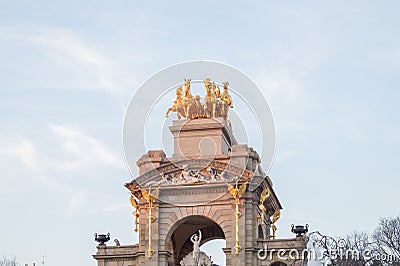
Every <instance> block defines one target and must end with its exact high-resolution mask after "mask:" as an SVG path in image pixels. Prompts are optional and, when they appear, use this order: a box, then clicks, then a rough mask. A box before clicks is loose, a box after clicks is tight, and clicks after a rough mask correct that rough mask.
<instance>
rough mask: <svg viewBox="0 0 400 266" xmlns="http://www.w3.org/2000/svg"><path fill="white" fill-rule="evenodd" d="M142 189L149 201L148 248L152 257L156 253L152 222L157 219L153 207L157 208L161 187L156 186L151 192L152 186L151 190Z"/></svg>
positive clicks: (143, 194)
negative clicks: (153, 213)
mask: <svg viewBox="0 0 400 266" xmlns="http://www.w3.org/2000/svg"><path fill="white" fill-rule="evenodd" d="M140 191H141V192H142V196H143V197H144V198H145V199H146V201H147V203H148V204H149V206H148V210H149V217H148V219H149V249H148V253H149V254H148V256H147V257H148V258H149V259H151V258H152V257H153V254H154V252H155V251H154V249H153V245H152V224H153V222H154V220H155V219H156V218H155V217H154V215H152V209H153V208H155V206H154V203H155V202H156V200H157V197H158V194H159V192H160V191H159V188H156V189H155V190H154V192H153V193H151V188H149V191H146V190H145V189H144V188H140Z"/></svg>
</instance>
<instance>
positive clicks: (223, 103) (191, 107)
mask: <svg viewBox="0 0 400 266" xmlns="http://www.w3.org/2000/svg"><path fill="white" fill-rule="evenodd" d="M203 83H204V88H205V90H206V95H205V98H204V103H201V98H200V96H199V95H196V96H193V95H192V93H191V90H190V86H191V79H185V80H184V85H183V89H182V86H179V87H178V88H177V89H176V99H175V100H174V102H173V103H172V106H171V107H170V108H168V110H167V113H166V114H165V117H166V118H167V117H168V115H169V113H170V112H176V113H177V116H178V119H181V117H184V118H186V119H199V118H210V117H223V118H224V119H225V120H227V121H228V122H229V119H228V111H229V108H232V107H233V105H232V97H231V96H230V95H229V92H228V86H229V82H227V81H226V82H223V83H222V85H223V90H224V91H223V93H221V89H220V88H219V86H217V85H216V84H215V82H212V81H211V79H210V78H205V79H204V80H203ZM228 124H230V123H228Z"/></svg>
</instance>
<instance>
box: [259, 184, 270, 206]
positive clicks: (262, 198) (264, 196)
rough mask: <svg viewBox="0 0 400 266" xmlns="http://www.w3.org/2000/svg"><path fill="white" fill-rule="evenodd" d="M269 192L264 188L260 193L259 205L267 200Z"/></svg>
mask: <svg viewBox="0 0 400 266" xmlns="http://www.w3.org/2000/svg"><path fill="white" fill-rule="evenodd" d="M270 194H271V193H270V191H269V189H268V188H265V189H264V190H263V191H262V192H261V196H260V203H261V204H263V203H264V201H266V200H267V199H268V198H269V195H270Z"/></svg>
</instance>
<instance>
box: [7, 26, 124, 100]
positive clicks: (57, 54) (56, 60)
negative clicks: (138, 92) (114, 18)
mask: <svg viewBox="0 0 400 266" xmlns="http://www.w3.org/2000/svg"><path fill="white" fill-rule="evenodd" d="M0 39H2V40H5V41H9V42H17V43H26V44H28V45H30V46H31V47H32V46H33V47H35V48H36V49H38V50H39V51H40V53H42V54H43V55H44V56H43V57H42V58H43V59H44V61H43V62H38V63H40V64H43V63H44V67H51V66H52V65H55V66H56V67H57V68H60V67H61V69H62V70H64V71H65V72H64V73H61V75H63V76H61V77H60V78H58V81H57V83H54V82H51V77H46V78H44V79H43V81H42V82H45V83H48V84H47V85H48V86H49V87H53V88H63V89H71V88H72V89H90V90H102V91H107V92H110V93H113V94H114V93H117V94H118V93H121V92H123V88H124V86H123V84H121V83H120V82H117V80H120V79H119V78H116V77H115V76H116V75H119V73H118V69H120V68H119V67H118V65H117V64H116V62H114V60H112V59H111V58H110V57H108V56H106V55H105V54H104V53H102V52H101V51H100V49H99V45H97V44H94V43H89V42H88V41H87V40H85V39H84V38H82V37H81V36H79V35H78V34H76V33H74V32H73V31H71V30H69V29H67V28H63V27H39V26H25V27H20V26H3V27H0ZM26 49H29V46H28V47H26ZM46 58H47V60H49V59H50V62H46ZM46 63H47V65H46ZM34 71H35V70H34ZM71 73H75V75H78V77H76V76H74V78H73V79H72V80H71V78H68V75H71ZM65 75H66V76H65ZM63 79H65V82H63V81H62V80H63ZM41 85H42V84H41ZM44 85H46V84H44Z"/></svg>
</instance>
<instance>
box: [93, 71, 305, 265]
mask: <svg viewBox="0 0 400 266" xmlns="http://www.w3.org/2000/svg"><path fill="white" fill-rule="evenodd" d="M204 83H205V86H208V87H207V89H208V91H209V92H210V95H211V96H210V97H214V98H212V99H208V100H207V101H208V102H207V103H210V104H209V107H207V106H206V105H205V104H204V105H202V104H201V103H200V102H198V104H197V108H199V106H200V109H202V108H204V109H207V108H208V109H209V112H204V110H201V111H199V110H197V109H195V108H194V107H193V106H192V107H193V108H192V107H190V108H191V109H190V108H189V107H188V106H180V104H181V102H186V103H187V104H189V103H190V102H191V101H192V100H191V99H186V101H184V100H183V99H181V98H180V97H182V96H181V95H183V93H182V88H178V89H177V100H176V101H174V105H173V107H171V108H170V109H171V110H169V111H168V112H170V111H175V112H177V113H178V112H179V110H181V112H180V116H179V117H181V116H183V117H185V114H186V115H188V114H189V113H188V112H189V111H188V110H189V109H190V110H192V109H193V110H192V111H191V112H190V117H188V119H182V120H174V121H173V123H172V125H171V126H170V127H169V129H170V132H171V133H172V135H173V139H174V153H173V155H172V156H171V157H167V155H166V154H165V153H164V152H163V151H162V150H150V151H148V152H147V153H146V154H144V155H143V156H142V157H141V158H139V159H138V161H137V166H138V167H139V176H138V177H136V178H135V179H134V180H132V181H130V182H128V183H126V184H125V187H126V188H127V189H128V190H129V191H130V193H131V195H132V196H131V204H132V206H133V207H134V208H135V211H134V213H133V214H134V218H135V231H137V232H138V234H139V243H137V244H134V245H119V246H106V245H105V244H100V245H99V246H98V247H97V248H98V250H97V253H96V254H95V255H93V257H94V258H95V259H96V260H97V262H98V265H99V266H119V265H148V266H151V265H154V266H155V265H165V266H167V265H168V266H172V265H194V264H193V259H194V258H200V259H199V261H198V263H197V265H211V261H208V259H207V258H208V257H207V256H206V254H204V253H201V252H200V253H196V245H195V244H194V242H195V241H194V240H193V239H194V238H192V237H193V236H194V235H196V234H201V237H200V240H199V245H200V246H201V245H202V244H204V243H206V242H208V241H210V240H213V239H225V241H226V246H225V247H224V248H223V251H224V253H225V255H226V265H286V264H277V262H276V261H278V259H277V251H278V250H279V249H286V250H288V249H296V250H298V251H299V253H301V251H302V250H303V249H305V240H304V239H303V238H302V237H297V238H292V239H276V234H275V231H276V226H275V222H276V220H277V219H279V216H280V210H281V209H282V205H281V203H280V201H279V200H278V197H277V195H276V193H275V191H274V188H273V184H272V181H271V179H270V178H269V177H268V176H267V175H266V174H265V173H264V172H263V170H262V167H261V164H260V161H261V159H260V156H259V155H258V153H257V152H256V151H255V150H254V149H253V148H252V147H249V146H248V145H247V144H238V143H237V141H236V139H235V137H234V136H233V131H232V125H231V123H230V121H229V119H228V117H227V109H228V108H229V106H230V105H232V99H231V97H230V96H229V95H227V88H225V91H224V93H225V97H226V98H228V99H229V100H230V102H229V104H228V103H224V102H222V101H221V100H220V99H219V98H218V97H217V96H212V90H211V89H210V88H211V87H210V86H212V83H211V82H210V80H209V79H206V80H205V82H204ZM224 84H228V83H224ZM187 86H189V87H187ZM224 86H225V85H224ZM226 86H227V85H226ZM188 88H189V89H190V80H185V92H186V94H185V95H187V97H190V96H191V95H190V91H189V92H188V91H187V90H188ZM228 96H229V97H228ZM192 97H193V96H192ZM197 99H198V98H197ZM192 102H193V103H194V100H193V101H192ZM224 104H225V105H224ZM185 110H186V113H185ZM196 110H197V112H196ZM219 110H220V111H219ZM221 110H223V111H221ZM207 113H208V114H209V115H208V116H207V115H206V114H207ZM233 126H234V125H233ZM265 247H268V249H269V250H268V251H265V252H266V253H265V254H266V255H268V256H266V258H265V259H260V256H259V250H260V249H264V248H265ZM270 249H271V250H270ZM272 249H273V250H272ZM196 254H197V255H196ZM196 256H197V257H196ZM282 263H283V262H282ZM302 263H303V257H300V258H298V259H297V260H296V261H292V262H291V263H290V265H293V264H294V265H301V264H302Z"/></svg>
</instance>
